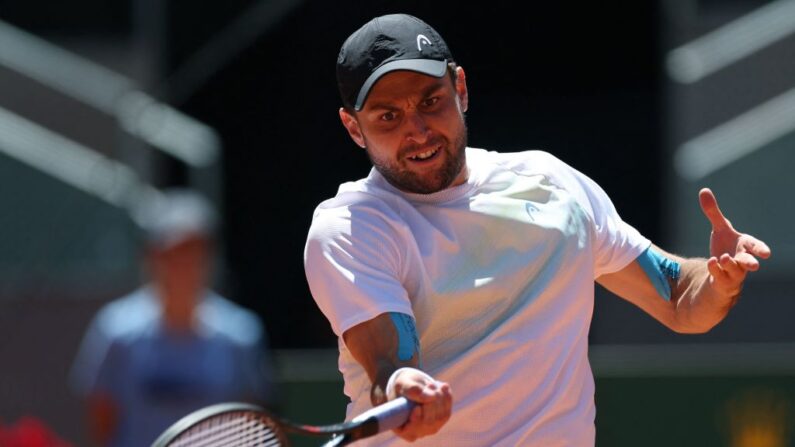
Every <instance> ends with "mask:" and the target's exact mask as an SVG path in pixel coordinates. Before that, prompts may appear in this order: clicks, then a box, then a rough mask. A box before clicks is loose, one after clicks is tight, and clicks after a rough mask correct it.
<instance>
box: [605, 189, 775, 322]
mask: <svg viewBox="0 0 795 447" xmlns="http://www.w3.org/2000/svg"><path fill="white" fill-rule="evenodd" d="M699 202H700V204H701V209H702V211H703V212H704V214H705V215H706V217H707V219H709V221H710V223H711V225H712V233H711V235H710V258H709V259H698V258H694V259H683V258H680V257H678V256H674V255H672V254H670V253H666V252H664V251H662V250H661V249H659V248H657V247H655V246H652V247H651V248H650V250H656V251H657V252H658V253H660V254H661V255H662V256H663V257H665V258H667V259H669V260H672V261H675V262H677V263H679V266H680V274H679V277H678V278H667V280H668V281H669V284H670V286H671V296H670V299H669V300H667V299H665V298H663V297H661V296H660V293H659V292H658V290H657V289H656V288H655V286H654V284H653V282H652V281H651V280H650V279H649V275H648V274H647V273H646V271H644V269H643V268H642V266H641V265H640V263H639V261H638V260H635V261H633V262H632V263H631V264H629V265H628V266H626V267H625V268H623V269H622V270H620V271H618V272H615V273H611V274H607V275H603V276H600V277H599V278H597V282H598V283H599V284H601V285H602V286H604V287H605V288H607V289H608V290H610V291H611V292H613V293H615V294H616V295H618V296H620V297H622V298H624V299H626V300H627V301H630V302H632V303H633V304H635V305H637V306H638V307H640V308H641V309H643V310H644V311H646V312H647V313H648V314H649V315H651V316H652V317H654V318H656V319H657V320H659V321H660V322H661V323H663V324H664V325H666V326H668V327H669V328H671V329H673V330H674V331H677V332H682V333H701V332H706V331H708V330H710V329H711V328H712V327H714V326H715V325H716V324H718V323H719V322H720V321H721V320H723V318H725V317H726V315H727V314H728V312H729V310H730V309H731V308H732V307H733V306H734V304H735V303H736V302H737V299H738V298H739V296H740V291H741V289H742V285H743V282H744V281H745V277H746V275H747V274H748V272H751V271H756V270H758V269H759V261H758V260H757V258H763V259H766V258H768V257H769V256H770V248H768V246H767V245H766V244H765V243H764V242H762V241H760V240H758V239H756V238H754V237H753V236H750V235H747V234H742V233H739V232H737V231H736V230H735V229H734V228H733V227H732V225H731V223H730V222H729V220H728V219H726V217H724V216H723V213H721V211H720V208H719V207H718V202H717V200H716V199H715V196H714V195H713V194H712V191H710V190H709V189H702V190H701V191H700V193H699Z"/></svg>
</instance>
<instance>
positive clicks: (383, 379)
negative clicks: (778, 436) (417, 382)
mask: <svg viewBox="0 0 795 447" xmlns="http://www.w3.org/2000/svg"><path fill="white" fill-rule="evenodd" d="M394 318H395V317H393V316H392V315H390V314H382V315H379V316H378V317H376V318H374V319H372V320H370V321H368V322H365V323H362V324H359V325H357V326H354V327H353V328H351V329H349V330H348V331H346V332H345V334H344V339H345V343H346V345H347V346H348V350H349V351H350V352H351V355H353V357H354V359H356V361H357V362H359V364H360V365H362V367H363V368H364V370H365V371H366V372H367V375H368V377H369V378H370V382H371V383H372V386H371V388H370V401H371V403H372V404H373V405H380V404H382V403H384V402H386V401H387V400H388V399H387V394H386V385H387V382H388V381H389V378H390V377H391V375H392V373H393V372H395V371H396V370H397V369H399V368H402V367H405V366H410V367H414V368H416V367H418V366H419V349H418V348H419V347H418V346H415V345H414V343H415V342H416V340H414V339H412V340H407V339H411V338H412V337H416V336H414V335H413V334H410V333H408V334H407V333H405V331H402V330H401V329H400V328H401V327H402V326H399V325H398V324H396V320H395V319H394ZM408 332H411V330H409V331H408ZM406 343H409V348H408V351H407V352H404V351H405V349H403V350H402V348H405V347H406Z"/></svg>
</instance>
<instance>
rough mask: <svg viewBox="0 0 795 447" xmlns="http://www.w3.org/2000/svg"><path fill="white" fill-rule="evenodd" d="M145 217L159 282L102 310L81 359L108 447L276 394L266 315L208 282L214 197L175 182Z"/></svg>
mask: <svg viewBox="0 0 795 447" xmlns="http://www.w3.org/2000/svg"><path fill="white" fill-rule="evenodd" d="M137 220H138V221H139V223H140V224H141V226H142V229H143V230H144V235H145V242H146V243H145V245H146V249H145V259H146V264H147V266H148V270H149V273H150V276H151V282H149V283H148V284H145V285H143V286H142V287H141V288H139V289H138V290H135V291H134V292H132V293H130V294H129V295H127V296H124V297H121V298H118V299H116V300H114V301H111V302H110V303H108V304H106V305H105V306H104V307H103V308H102V309H100V311H99V312H98V313H97V315H96V316H95V317H94V319H93V321H92V322H91V324H90V326H89V328H88V330H87V332H86V334H85V336H84V339H83V342H82V345H81V347H80V350H79V352H78V355H77V357H76V359H75V363H74V365H73V368H72V375H71V381H72V385H73V387H74V388H75V390H76V391H77V392H78V393H79V394H80V395H82V396H83V397H85V399H86V402H87V406H88V419H89V425H90V432H91V435H92V437H93V438H94V439H95V440H96V442H97V443H98V444H99V445H101V446H113V447H141V446H147V445H150V444H151V443H152V441H154V440H155V439H156V438H157V436H158V435H159V434H160V433H161V432H162V431H163V430H165V429H166V428H167V427H168V426H169V425H171V424H172V423H174V422H175V421H177V420H179V419H180V418H181V417H182V416H184V415H186V414H188V413H190V412H191V411H194V410H196V409H199V408H201V407H204V406H206V405H210V404H214V403H218V402H224V401H247V402H253V403H259V404H263V405H268V404H269V400H270V396H271V395H272V390H271V385H270V379H271V377H270V360H269V357H268V351H267V349H268V347H267V339H266V333H265V330H264V327H263V324H262V322H261V320H260V319H259V317H258V316H257V315H256V314H254V313H252V312H251V311H250V310H247V309H245V308H243V307H241V306H239V305H237V304H235V303H233V302H231V301H229V300H227V299H225V298H223V297H222V296H220V295H218V294H217V293H215V292H213V291H212V290H209V289H208V284H207V283H208V279H209V272H210V264H211V259H212V241H213V233H214V231H213V230H214V227H215V221H216V217H215V215H214V212H213V210H212V208H211V207H210V205H209V203H208V202H207V201H206V200H205V199H204V198H202V197H201V196H200V195H197V194H196V193H193V192H190V191H188V190H172V191H169V192H167V193H166V194H164V195H163V196H162V197H160V198H159V199H158V200H156V201H155V202H153V203H150V204H149V205H148V206H147V207H146V208H144V209H143V211H142V212H141V213H140V215H139V216H138V219H137Z"/></svg>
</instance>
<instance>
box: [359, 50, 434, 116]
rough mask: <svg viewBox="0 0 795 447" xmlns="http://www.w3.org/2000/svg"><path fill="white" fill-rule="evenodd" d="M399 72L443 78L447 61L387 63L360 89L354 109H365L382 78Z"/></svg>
mask: <svg viewBox="0 0 795 447" xmlns="http://www.w3.org/2000/svg"><path fill="white" fill-rule="evenodd" d="M397 70H408V71H416V72H417V73H422V74H426V75H428V76H433V77H435V78H441V77H442V76H444V74H445V73H446V72H447V61H446V60H443V61H437V60H433V59H405V60H399V61H392V62H387V63H386V64H384V65H382V66H380V67H378V69H377V70H376V71H374V72H373V73H372V74H371V75H370V76H369V77H368V78H367V80H366V81H364V84H362V88H361V89H359V96H357V97H356V104H354V109H355V110H356V111H357V112H358V111H360V110H362V107H364V102H365V101H366V100H367V95H369V94H370V89H371V88H372V87H373V85H375V83H376V81H378V80H379V79H380V78H381V76H383V75H385V74H387V73H391V72H393V71H397Z"/></svg>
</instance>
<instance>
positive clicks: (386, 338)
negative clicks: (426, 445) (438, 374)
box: [343, 313, 453, 441]
mask: <svg viewBox="0 0 795 447" xmlns="http://www.w3.org/2000/svg"><path fill="white" fill-rule="evenodd" d="M396 316H397V317H398V318H410V317H408V316H406V315H404V314H389V313H385V314H381V315H379V316H377V317H375V318H373V319H372V320H369V321H366V322H364V323H361V324H358V325H356V326H354V327H352V328H350V329H348V330H347V331H345V333H344V334H343V339H344V341H345V345H346V346H347V347H348V350H349V351H350V352H351V355H353V358H354V359H356V361H357V362H359V364H361V365H362V367H364V369H365V371H366V372H367V375H368V376H369V377H370V382H371V383H372V388H371V391H370V400H371V402H372V403H373V405H379V404H382V403H384V402H386V401H387V400H390V399H394V398H395V397H397V396H405V397H406V398H408V399H410V400H412V401H414V402H416V403H417V406H416V407H415V408H414V409H413V410H412V413H411V416H410V418H409V422H407V423H406V425H404V426H403V427H401V428H399V429H396V430H394V431H395V433H396V434H397V435H398V436H400V437H401V438H403V439H406V440H408V441H414V440H416V439H418V438H421V437H423V436H427V435H431V434H434V433H436V432H438V431H439V429H441V428H442V426H443V425H444V424H445V422H447V420H448V419H450V413H451V411H452V404H453V397H452V393H451V391H450V385H449V384H447V383H444V382H440V381H437V380H434V379H433V378H431V377H430V376H429V375H427V374H425V373H423V372H422V371H420V370H418V369H417V368H418V367H419V356H420V353H419V350H418V349H415V348H414V345H413V340H410V341H409V342H410V343H411V347H410V348H409V349H410V350H412V351H413V352H408V353H407V352H406V349H405V346H406V342H407V340H406V339H405V337H406V336H410V335H413V334H407V333H405V331H404V330H402V329H400V327H399V326H398V325H397V324H396V321H395V318H396ZM401 337H402V338H403V339H401ZM407 354H408V355H407ZM404 367H408V369H403V370H401V371H400V372H399V373H398V374H397V375H396V376H395V377H394V378H392V382H393V383H392V386H391V387H390V388H391V389H387V383H388V382H389V380H390V377H392V375H393V373H395V372H396V371H397V370H398V369H399V368H404Z"/></svg>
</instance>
